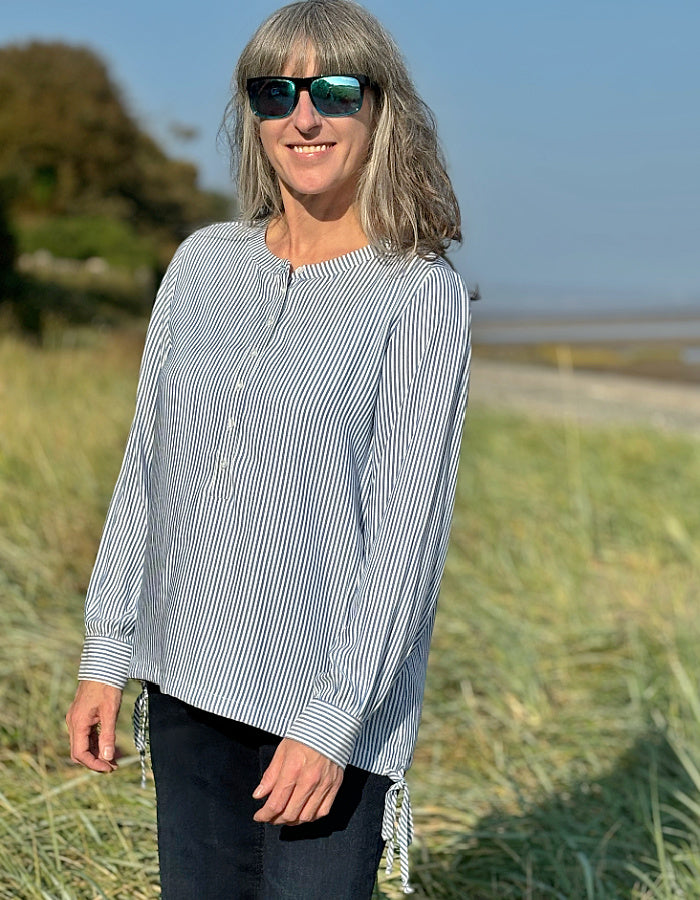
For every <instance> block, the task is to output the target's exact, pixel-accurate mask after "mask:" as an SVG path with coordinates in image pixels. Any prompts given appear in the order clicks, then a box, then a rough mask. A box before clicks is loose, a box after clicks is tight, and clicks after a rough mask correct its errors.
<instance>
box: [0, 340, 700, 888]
mask: <svg viewBox="0 0 700 900" xmlns="http://www.w3.org/2000/svg"><path fill="white" fill-rule="evenodd" d="M56 339H57V341H60V342H59V343H57V344H56V345H55V346H51V344H50V342H49V346H48V347H47V349H44V350H39V349H38V348H36V347H33V346H30V345H27V344H24V343H21V342H18V341H15V340H12V339H10V338H7V337H5V338H0V371H2V373H3V379H2V384H1V385H0V390H2V396H1V398H0V597H1V598H2V602H1V603H0V627H2V631H3V637H4V640H3V642H2V644H1V645H0V671H2V673H3V679H2V683H1V684H0V706H1V708H2V717H1V719H2V721H1V722H0V898H2V900H4V898H8V900H9V898H12V900H17V898H20V900H34V898H37V900H38V898H48V897H51V898H53V897H56V898H58V897H65V898H68V900H88V898H90V900H92V898H94V897H107V898H113V900H114V898H120V900H151V898H153V897H154V896H157V890H158V889H157V868H156V847H155V814H154V802H153V791H152V786H149V788H148V789H147V790H146V791H143V792H142V791H141V790H140V789H139V787H138V783H139V772H138V765H137V761H136V759H135V758H134V755H133V754H132V753H131V749H130V748H131V746H132V745H131V739H130V735H129V728H128V706H129V704H128V702H127V703H126V704H125V709H124V714H123V716H122V724H121V732H120V740H119V743H120V745H121V747H122V750H123V751H124V752H125V753H126V754H127V756H126V757H125V758H123V759H122V760H121V767H120V771H119V772H118V773H116V774H115V775H112V776H109V777H108V778H104V777H100V776H93V775H91V774H89V773H87V772H84V771H82V770H77V769H75V768H72V767H70V766H69V765H68V762H67V748H66V743H65V742H66V738H65V726H64V724H63V715H64V713H65V709H66V707H67V704H68V702H69V700H70V696H71V694H72V692H73V688H74V678H75V671H76V667H77V660H78V655H79V651H80V641H81V630H82V628H81V614H82V595H83V594H84V590H85V587H86V582H87V578H88V575H89V572H90V567H91V565H92V561H93V559H94V553H95V550H96V544H97V540H98V538H99V534H100V530H101V526H102V522H103V517H104V513H105V510H106V507H107V503H108V501H109V496H110V493H111V490H112V486H113V483H114V479H115V478H116V475H117V470H118V467H119V463H120V459H121V454H122V451H123V446H124V442H125V440H126V434H127V431H128V426H129V421H130V417H131V415H132V412H133V393H134V387H135V379H136V370H137V366H138V357H139V352H140V348H141V345H142V332H141V331H140V330H139V331H134V332H110V333H105V332H96V331H90V330H78V331H73V332H67V331H64V332H61V333H60V335H56ZM679 472H682V478H680V477H679V474H678V473H679ZM699 493H700V453H699V452H698V443H697V441H696V440H693V439H691V438H686V437H682V436H676V437H672V436H669V435H665V434H663V433H656V432H654V431H652V430H645V429H620V428H616V427H609V428H606V429H594V428H585V429H579V428H578V427H577V426H576V425H574V424H571V423H557V422H542V421H539V420H537V419H528V418H527V417H525V416H522V417H515V416H509V415H501V414H496V413H494V412H493V411H491V410H489V409H484V408H480V407H479V406H478V396H477V403H476V404H475V405H474V407H473V409H472V410H471V411H470V413H469V416H468V420H467V435H466V441H465V446H464V455H463V461H462V468H461V472H460V478H459V484H458V494H457V503H456V508H455V517H454V528H453V533H452V540H451V546H450V553H449V556H448V563H447V569H446V574H445V579H444V582H443V588H442V591H441V598H440V607H439V611H438V617H437V621H436V626H435V636H434V642H433V650H432V652H431V660H430V664H429V674H428V684H427V692H426V703H425V711H424V720H423V724H422V727H421V734H420V737H419V743H418V747H417V752H416V758H415V764H414V767H413V770H412V772H411V773H410V777H409V781H410V784H411V790H412V800H413V806H414V816H415V822H416V840H415V843H414V845H413V848H412V878H413V882H414V884H415V885H416V887H417V893H416V895H415V896H416V897H417V898H428V900H464V898H469V900H510V898H513V900H516V898H517V900H521V898H529V900H548V898H560V900H588V898H596V900H618V898H628V900H666V898H668V900H670V898H678V897H686V898H693V897H699V896H700V750H699V748H700V694H699V692H698V676H699V675H700V666H699V664H698V654H697V646H698V642H699V641H700V620H699V618H698V615H697V608H698V594H699V592H700V570H699V567H700V549H699V548H698V544H697V535H698V533H700V521H699V518H698V517H699V516H700V513H699V512H698V504H697V497H698V494H699ZM130 696H133V693H132V694H131V695H130ZM380 895H381V896H382V897H386V898H389V897H391V898H392V900H393V898H396V900H398V898H399V897H400V896H402V895H401V894H400V892H399V888H398V880H397V879H396V877H392V878H391V879H387V878H386V877H384V876H382V877H381V878H380Z"/></svg>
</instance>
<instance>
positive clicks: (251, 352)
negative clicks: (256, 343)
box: [250, 350, 258, 359]
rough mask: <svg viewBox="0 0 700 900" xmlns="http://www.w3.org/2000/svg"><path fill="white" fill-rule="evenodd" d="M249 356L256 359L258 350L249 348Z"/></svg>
mask: <svg viewBox="0 0 700 900" xmlns="http://www.w3.org/2000/svg"><path fill="white" fill-rule="evenodd" d="M250 358H251V359H257V358H258V351H257V350H251V351H250Z"/></svg>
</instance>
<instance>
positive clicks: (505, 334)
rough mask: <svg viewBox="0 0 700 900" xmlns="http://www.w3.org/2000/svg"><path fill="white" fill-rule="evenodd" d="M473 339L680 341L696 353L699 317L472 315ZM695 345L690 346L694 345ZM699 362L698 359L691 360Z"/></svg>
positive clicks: (516, 341)
mask: <svg viewBox="0 0 700 900" xmlns="http://www.w3.org/2000/svg"><path fill="white" fill-rule="evenodd" d="M474 338H475V340H476V341H478V342H479V343H482V344H541V343H547V344H549V343H566V344H583V343H605V342H624V343H628V342H632V343H636V342H644V343H648V342H656V341H683V342H686V343H689V344H690V345H691V346H689V347H687V348H686V355H687V354H690V356H691V357H696V356H697V355H698V354H700V316H697V317H688V318H670V319H666V318H651V317H650V318H638V319H635V318H609V319H606V318H597V319H579V320H567V319H558V320H555V319H551V318H548V319H544V318H531V319H518V320H515V319H513V320H509V319H505V318H504V319H498V320H495V319H486V318H483V317H480V316H479V313H478V310H477V311H475V313H474ZM696 343H697V344H698V346H694V345H695V344H696ZM695 361H696V362H698V361H700V360H699V359H696V360H695Z"/></svg>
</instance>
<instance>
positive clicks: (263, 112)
mask: <svg viewBox="0 0 700 900" xmlns="http://www.w3.org/2000/svg"><path fill="white" fill-rule="evenodd" d="M369 86H371V82H370V80H369V78H366V77H365V76H364V75H321V76H319V77H315V78H281V77H280V78H277V77H274V78H249V79H248V81H247V83H246V87H247V89H248V97H249V99H250V108H251V109H252V110H253V112H254V113H255V115H256V116H258V118H260V119H284V118H286V117H287V116H289V115H291V114H292V112H293V111H294V107H295V106H296V105H297V103H298V101H299V92H300V91H308V92H309V97H311V102H312V103H313V105H314V106H315V107H316V109H317V110H318V112H319V113H320V114H321V115H322V116H328V117H329V118H340V117H341V116H354V115H355V113H357V112H359V111H360V110H361V109H362V97H363V95H364V92H365V88H366V87H369Z"/></svg>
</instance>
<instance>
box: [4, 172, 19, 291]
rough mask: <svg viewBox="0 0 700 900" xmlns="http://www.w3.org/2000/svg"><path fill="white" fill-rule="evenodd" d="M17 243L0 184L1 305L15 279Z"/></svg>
mask: <svg viewBox="0 0 700 900" xmlns="http://www.w3.org/2000/svg"><path fill="white" fill-rule="evenodd" d="M16 254H17V241H16V238H15V235H14V232H13V231H12V229H11V227H10V222H9V218H8V214H7V203H6V200H5V197H4V192H3V190H2V184H1V183H0V303H2V301H3V300H5V299H7V295H8V294H9V292H10V290H11V285H12V281H13V278H14V267H15V256H16Z"/></svg>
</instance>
